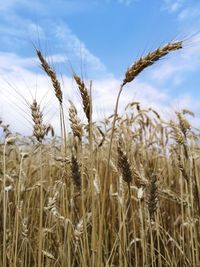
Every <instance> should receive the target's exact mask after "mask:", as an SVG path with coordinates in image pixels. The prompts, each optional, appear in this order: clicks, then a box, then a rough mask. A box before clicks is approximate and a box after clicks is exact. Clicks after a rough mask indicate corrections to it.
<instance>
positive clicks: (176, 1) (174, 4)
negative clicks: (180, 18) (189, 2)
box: [163, 0, 185, 13]
mask: <svg viewBox="0 0 200 267" xmlns="http://www.w3.org/2000/svg"><path fill="white" fill-rule="evenodd" d="M184 2H185V0H163V3H164V5H163V8H164V9H166V10H168V11H169V12H170V13H174V12H177V11H179V10H180V9H181V8H182V6H183V4H184Z"/></svg>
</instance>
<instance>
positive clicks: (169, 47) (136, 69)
mask: <svg viewBox="0 0 200 267" xmlns="http://www.w3.org/2000/svg"><path fill="white" fill-rule="evenodd" d="M181 48H182V41H177V42H174V43H168V44H166V45H165V46H163V47H160V48H158V49H156V50H155V51H153V52H151V53H148V54H147V55H146V56H145V57H141V58H140V59H139V60H137V61H136V62H135V63H134V64H133V65H132V66H131V67H130V68H128V70H127V72H126V73H125V78H124V80H123V85H125V84H126V83H129V82H131V81H133V80H134V79H135V77H136V76H137V75H138V74H140V73H141V72H142V71H143V70H144V69H145V68H147V67H149V66H151V65H153V64H154V63H155V62H156V61H158V60H159V59H160V58H162V57H164V56H166V55H167V54H169V53H170V52H171V51H175V50H178V49H181Z"/></svg>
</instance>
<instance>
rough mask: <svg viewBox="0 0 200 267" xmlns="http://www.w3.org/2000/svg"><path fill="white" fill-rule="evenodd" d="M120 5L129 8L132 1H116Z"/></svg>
mask: <svg viewBox="0 0 200 267" xmlns="http://www.w3.org/2000/svg"><path fill="white" fill-rule="evenodd" d="M118 2H119V3H120V4H125V5H126V6H129V5H130V4H131V3H132V2H133V0H118Z"/></svg>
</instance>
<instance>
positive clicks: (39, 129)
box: [31, 100, 46, 143]
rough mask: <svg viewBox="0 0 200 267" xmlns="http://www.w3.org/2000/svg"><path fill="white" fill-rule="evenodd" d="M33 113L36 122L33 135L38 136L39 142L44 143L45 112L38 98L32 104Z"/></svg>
mask: <svg viewBox="0 0 200 267" xmlns="http://www.w3.org/2000/svg"><path fill="white" fill-rule="evenodd" d="M31 114H32V120H33V122H34V126H33V136H35V137H36V139H37V140H38V142H40V143H42V140H43V139H44V136H45V133H46V126H45V125H44V124H43V114H42V112H41V111H40V106H39V105H38V104H37V101H36V100H34V101H33V103H32V105H31Z"/></svg>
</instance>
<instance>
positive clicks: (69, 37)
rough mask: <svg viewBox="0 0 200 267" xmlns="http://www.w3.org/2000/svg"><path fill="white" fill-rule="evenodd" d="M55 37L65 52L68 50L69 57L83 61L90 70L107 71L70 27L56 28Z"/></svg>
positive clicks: (61, 26) (61, 25)
mask: <svg viewBox="0 0 200 267" xmlns="http://www.w3.org/2000/svg"><path fill="white" fill-rule="evenodd" d="M55 36H56V38H58V40H59V41H60V46H62V49H63V50H66V51H67V52H68V53H69V55H70V54H71V55H72V57H73V56H75V57H76V58H78V59H80V60H83V61H84V62H85V63H86V64H87V65H88V66H89V67H90V69H92V70H94V71H103V72H105V71H106V66H105V65H104V64H103V62H102V61H101V60H100V58H98V57H97V56H95V55H94V54H93V53H92V52H91V51H90V50H89V49H88V48H87V47H86V45H85V43H84V42H83V41H81V40H80V39H79V38H78V36H76V35H75V34H74V33H73V32H72V30H71V29H70V28H69V27H68V25H66V24H65V25H64V24H60V25H58V26H56V28H55Z"/></svg>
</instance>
